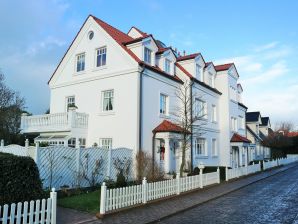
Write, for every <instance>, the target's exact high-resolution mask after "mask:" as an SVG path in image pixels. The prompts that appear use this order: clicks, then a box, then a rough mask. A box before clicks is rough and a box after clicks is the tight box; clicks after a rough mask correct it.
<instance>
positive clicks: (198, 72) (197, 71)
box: [196, 64, 204, 82]
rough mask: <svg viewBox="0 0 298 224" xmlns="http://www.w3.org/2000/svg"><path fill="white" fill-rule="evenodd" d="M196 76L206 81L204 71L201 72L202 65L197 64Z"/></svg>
mask: <svg viewBox="0 0 298 224" xmlns="http://www.w3.org/2000/svg"><path fill="white" fill-rule="evenodd" d="M196 77H197V78H199V79H200V81H202V82H203V81H204V80H203V76H202V73H201V66H200V65H198V64H196Z"/></svg>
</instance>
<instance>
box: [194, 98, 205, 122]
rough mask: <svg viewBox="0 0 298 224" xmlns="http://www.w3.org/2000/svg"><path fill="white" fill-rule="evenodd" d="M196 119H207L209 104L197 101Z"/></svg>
mask: <svg viewBox="0 0 298 224" xmlns="http://www.w3.org/2000/svg"><path fill="white" fill-rule="evenodd" d="M195 117H197V118H205V119H206V118H207V103H206V102H204V101H202V100H198V99H196V100H195Z"/></svg>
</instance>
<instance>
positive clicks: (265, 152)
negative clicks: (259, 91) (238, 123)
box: [246, 112, 271, 160]
mask: <svg viewBox="0 0 298 224" xmlns="http://www.w3.org/2000/svg"><path fill="white" fill-rule="evenodd" d="M246 125H247V138H248V139H249V140H251V142H252V144H251V148H252V151H253V158H254V159H256V160H262V159H265V158H270V157H271V150H270V148H268V147H265V146H263V140H265V138H267V136H268V135H269V131H270V129H271V123H270V119H269V117H262V116H261V113H260V112H247V113H246Z"/></svg>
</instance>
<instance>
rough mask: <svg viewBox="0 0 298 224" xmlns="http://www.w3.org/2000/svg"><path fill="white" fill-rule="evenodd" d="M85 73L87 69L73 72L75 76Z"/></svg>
mask: <svg viewBox="0 0 298 224" xmlns="http://www.w3.org/2000/svg"><path fill="white" fill-rule="evenodd" d="M85 73H86V70H84V71H80V72H75V73H74V74H73V76H79V75H84V74H85Z"/></svg>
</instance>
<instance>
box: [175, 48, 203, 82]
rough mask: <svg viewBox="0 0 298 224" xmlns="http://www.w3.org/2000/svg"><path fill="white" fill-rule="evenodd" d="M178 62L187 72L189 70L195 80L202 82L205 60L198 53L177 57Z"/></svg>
mask: <svg viewBox="0 0 298 224" xmlns="http://www.w3.org/2000/svg"><path fill="white" fill-rule="evenodd" d="M177 63H178V64H180V65H181V66H182V67H183V68H184V69H185V70H186V71H187V72H189V73H190V74H191V75H192V76H193V77H195V78H196V79H197V80H199V81H201V82H204V68H205V64H206V63H205V60H204V58H203V56H202V55H201V54H200V53H195V54H190V55H184V56H181V57H178V58H177Z"/></svg>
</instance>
